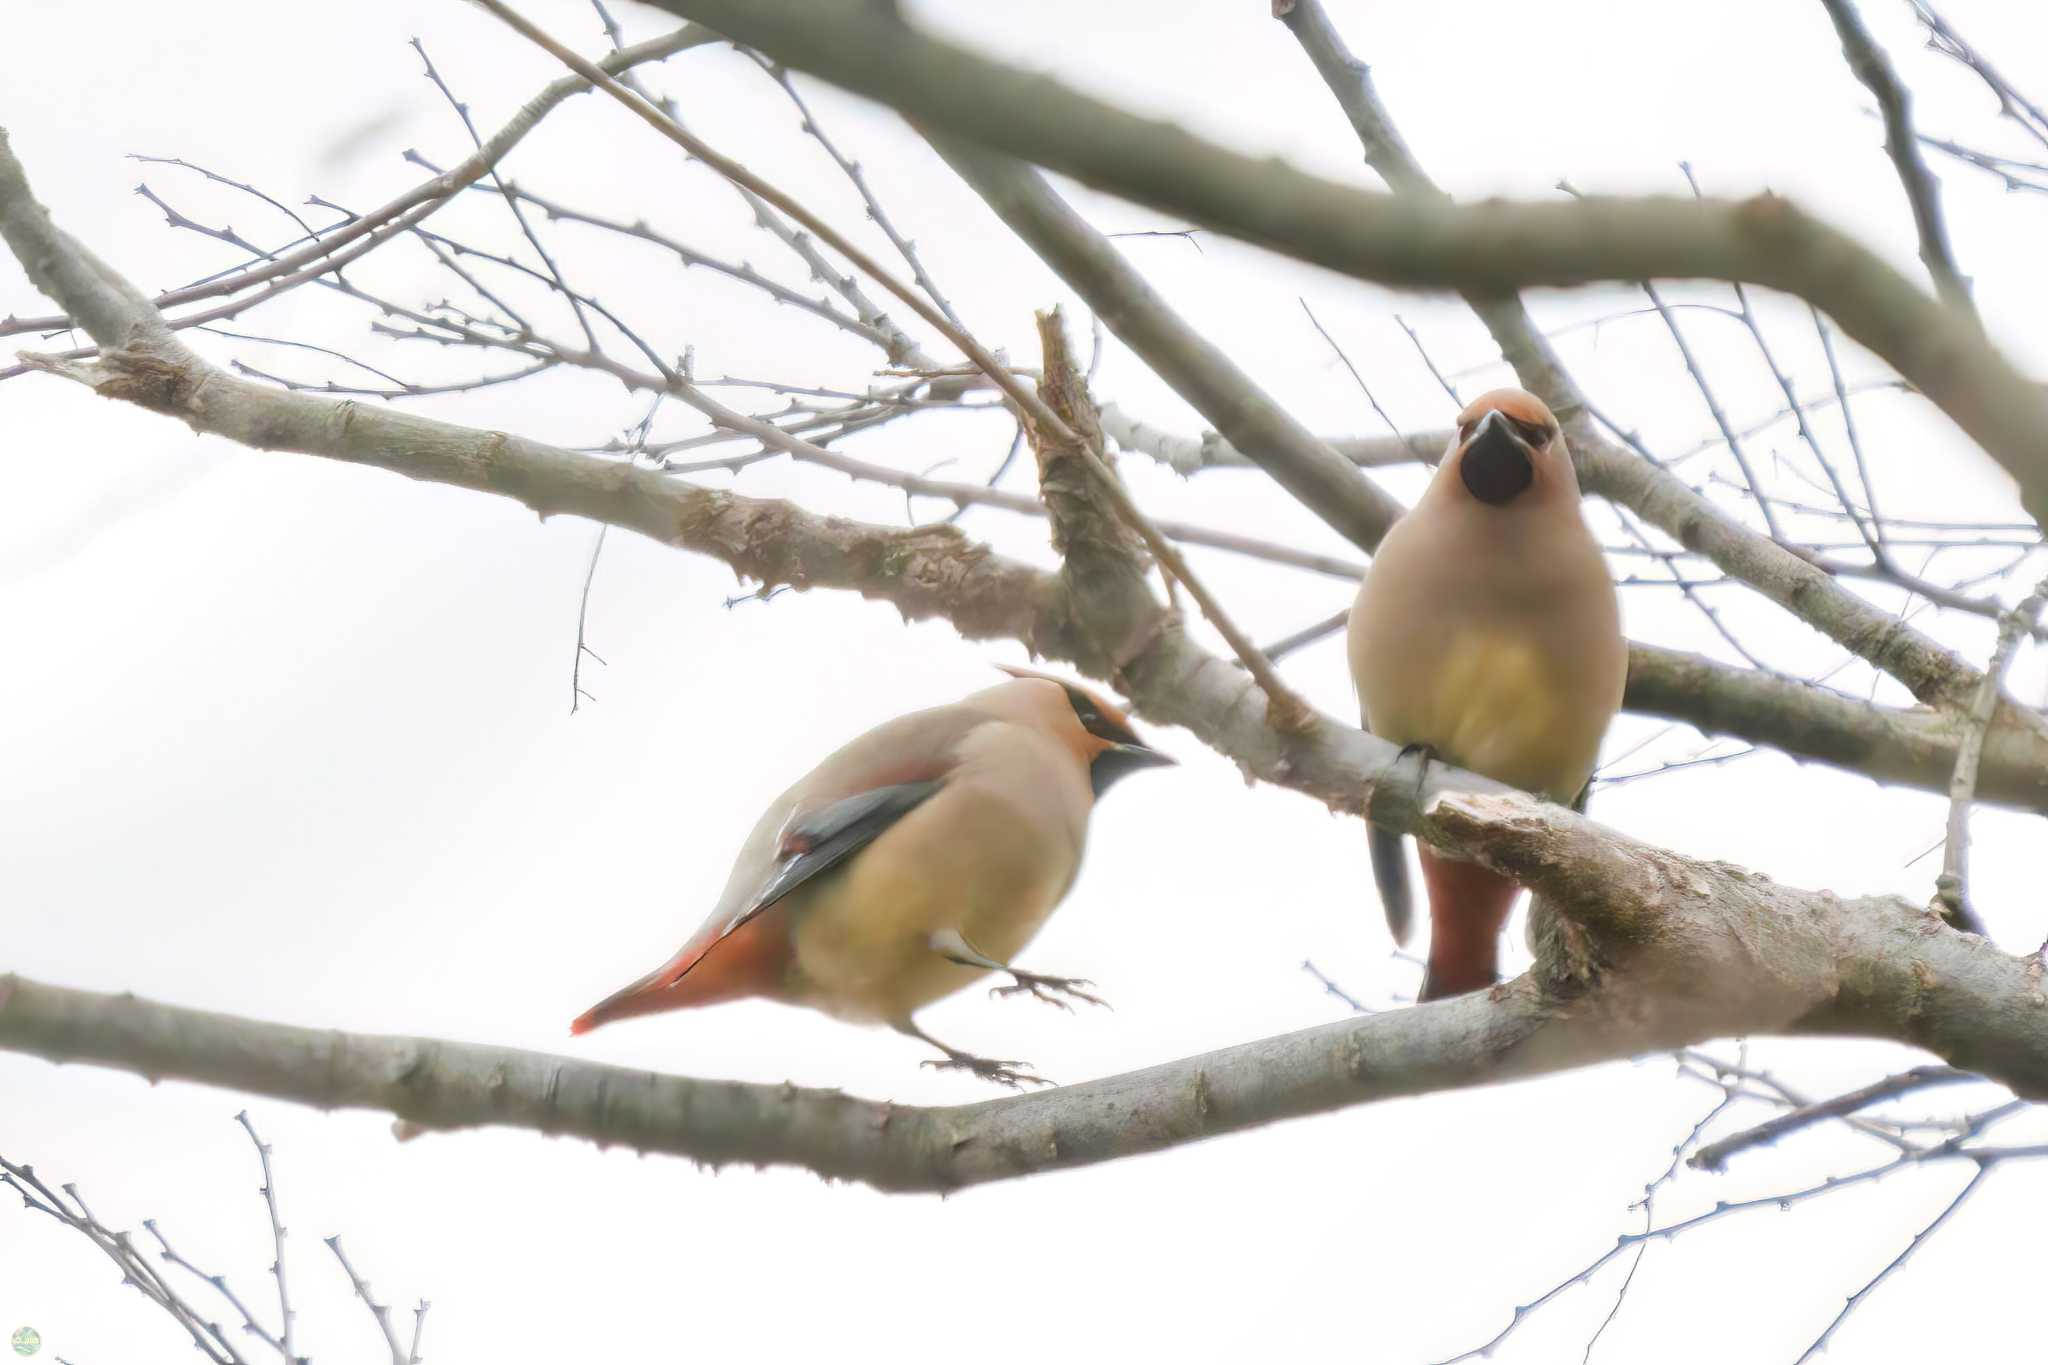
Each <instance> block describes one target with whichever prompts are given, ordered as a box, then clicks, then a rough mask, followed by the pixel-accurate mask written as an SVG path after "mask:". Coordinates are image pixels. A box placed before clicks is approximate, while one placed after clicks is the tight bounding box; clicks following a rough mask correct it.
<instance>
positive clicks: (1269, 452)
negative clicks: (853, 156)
mask: <svg viewBox="0 0 2048 1365" xmlns="http://www.w3.org/2000/svg"><path fill="white" fill-rule="evenodd" d="M932 147H933V148H934V149H935V150H936V151H937V152H938V154H939V155H940V156H942V157H944V158H945V160H946V163H947V164H948V165H950V166H951V167H952V168H953V169H954V170H955V171H957V172H958V173H959V174H960V177H961V179H963V180H965V181H966V182H967V183H968V184H969V185H970V186H972V187H973V188H974V191H975V192H976V193H977V194H979V195H980V196H981V197H982V198H983V199H984V200H986V201H987V202H988V206H989V207H990V208H991V209H993V210H995V213H996V216H997V217H999V218H1001V219H1002V220H1003V222H1004V223H1006V224H1007V225H1008V226H1009V227H1010V229H1011V230H1012V231H1014V232H1015V233H1016V234H1017V235H1018V236H1019V237H1021V238H1023V239H1024V242H1025V245H1027V246H1029V247H1030V248H1031V249H1032V250H1033V251H1034V252H1036V253H1037V254H1038V256H1039V258H1040V259H1041V260H1043V261H1044V262H1045V263H1046V265H1048V266H1049V267H1051V268H1052V270H1053V272H1054V273H1055V274H1057V275H1058V276H1060V278H1061V279H1063V280H1065V281H1066V282H1067V283H1068V284H1069V285H1070V286H1072V287H1073V289H1074V291H1075V292H1076V293H1078V294H1080V295H1081V297H1082V298H1084V299H1086V300H1087V301H1088V306H1089V307H1090V308H1092V309H1094V310H1095V315H1096V316H1097V317H1099V318H1101V319H1102V323H1103V325H1104V326H1105V327H1107V328H1109V330H1110V331H1111V332H1112V333H1114V334H1115V335H1116V336H1117V338H1118V339H1119V340H1121V341H1122V342H1123V343H1124V344H1125V345H1127V346H1129V347H1130V348H1131V349H1132V350H1133V351H1135V352H1137V354H1138V356H1139V358H1140V359H1142V360H1143V361H1144V362H1145V363H1146V364H1147V365H1149V366H1151V368H1152V369H1153V371H1154V372H1155V373H1157V374H1158V375H1159V377H1160V378H1162V379H1164V380H1165V381H1166V382H1167V383H1169V384H1171V385H1172V386H1173V387H1174V389H1175V390H1176V391H1177V392H1179V394H1180V395H1181V396H1182V397H1183V398H1185V399H1187V400H1188V402H1189V403H1191V404H1192V405H1193V406H1194V408H1195V410H1196V411H1197V412H1199V413H1201V414H1202V415H1203V416H1204V417H1206V418H1208V419H1209V421H1210V422H1211V423H1213V424H1214V425H1215V427H1216V430H1217V431H1219V432H1221V433H1222V434H1223V436H1224V438H1225V439H1226V440H1228V441H1229V442H1230V443H1231V444H1232V445H1233V446H1234V447H1236V448H1237V449H1238V450H1241V451H1243V452H1244V453H1245V454H1246V455H1247V456H1248V457H1250V458H1251V459H1252V460H1253V461H1254V462H1255V463H1257V464H1258V465H1259V466H1260V467H1261V468H1263V469H1264V470H1265V471H1266V472H1267V473H1268V474H1271V475H1272V476H1273V478H1274V479H1275V480H1276V481H1277V482H1278V483H1279V484H1280V486H1281V487H1283V488H1285V489H1286V490H1287V491H1288V492H1290V493H1292V494H1294V496H1295V497H1296V498H1298V499H1300V500H1301V502H1302V504H1303V505H1304V506H1306V507H1308V508H1309V510H1310V511H1313V512H1314V513H1315V514H1316V515H1317V516H1319V517H1321V518H1322V519H1323V520H1324V521H1326V522H1328V523H1329V524H1330V526H1331V527H1332V528H1333V529H1335V530H1336V531H1337V532H1338V534H1340V535H1342V536H1344V537H1345V538H1346V539H1348V540H1350V541H1351V542H1352V543H1353V544H1354V545H1357V546H1358V547H1359V548H1361V549H1365V550H1370V549H1372V548H1373V547H1374V546H1376V545H1378V544H1379V543H1380V537H1382V536H1384V535H1385V534H1386V533H1387V528H1388V527H1390V526H1392V525H1393V524H1394V521H1395V519H1396V518H1397V517H1399V516H1400V515H1401V513H1402V511H1403V510H1404V509H1403V508H1402V506H1401V504H1400V503H1399V502H1397V501H1396V500H1395V499H1394V498H1393V497H1391V496H1390V495H1388V494H1387V493H1386V492H1385V491H1384V490H1382V489H1381V488H1380V487H1379V486H1378V485H1377V484H1375V483H1373V482H1372V481H1371V480H1370V479H1367V478H1366V477H1365V476H1364V475H1363V474H1361V473H1360V472H1359V470H1358V467H1357V466H1356V465H1354V464H1352V463H1351V462H1350V461H1348V460H1346V459H1344V458H1343V457H1342V456H1340V455H1338V454H1337V453H1336V452H1335V451H1333V450H1331V449H1330V448H1329V447H1328V446H1326V445H1324V444H1323V442H1322V440H1321V439H1320V438H1319V437H1317V436H1316V435H1315V434H1314V433H1313V432H1311V431H1309V429H1308V428H1306V427H1304V426H1302V425H1301V423H1299V422H1298V421H1296V420H1295V419H1294V417H1293V416H1292V415H1291V414H1289V413H1288V412H1287V410H1286V409H1285V408H1282V407H1281V406H1280V405H1279V404H1277V403H1275V402H1274V401H1273V400H1272V398H1271V397H1269V396H1268V395H1267V394H1266V393H1265V392H1264V391H1263V390H1262V389H1260V388H1259V386H1258V385H1257V384H1256V383H1255V382H1253V380H1252V377H1251V376H1250V375H1248V374H1246V373H1245V372H1244V371H1242V370H1240V369H1239V368H1238V367H1237V366H1236V365H1235V364H1233V363H1232V362H1231V360H1230V357H1228V356H1227V355H1225V354H1224V353H1223V351H1222V350H1221V349H1220V348H1219V347H1217V346H1215V345H1214V344H1213V343H1211V342H1210V341H1209V340H1208V339H1207V338H1205V337H1203V336H1202V335H1201V334H1200V333H1199V332H1197V331H1195V329H1194V328H1192V327H1190V326H1189V325H1188V324H1187V323H1186V322H1185V321H1183V320H1182V319H1181V317H1180V315H1179V314H1177V313H1175V312H1174V311H1173V309H1172V308H1171V307H1170V306H1169V305H1168V304H1167V302H1166V301H1165V300H1164V299H1162V298H1160V297H1159V295H1158V294H1156V293H1154V292H1153V290H1152V288H1151V286H1150V285H1148V284H1146V283H1145V280H1144V278H1143V277H1142V276H1140V275H1139V274H1138V272H1137V271H1135V270H1133V269H1132V268H1131V266H1130V264H1129V263H1128V262H1127V261H1125V260H1124V258H1123V256H1122V255H1121V254H1120V253H1119V252H1118V251H1117V249H1116V247H1115V246H1114V245H1112V244H1111V243H1110V242H1109V241H1108V240H1107V239H1105V238H1104V237H1103V236H1102V235H1101V234H1100V233H1098V232H1096V231H1095V229H1094V228H1092V227H1090V226H1088V224H1087V223H1086V222H1085V221H1084V220H1083V219H1082V218H1081V216H1080V215H1079V214H1077V213H1075V212H1074V211H1073V210H1072V209H1071V208H1069V207H1068V206H1067V204H1066V202H1065V201H1064V200H1062V199H1061V198H1060V197H1059V196H1058V195H1057V194H1055V193H1054V192H1053V189H1052V187H1051V186H1050V185H1048V184H1046V183H1045V179H1044V177H1042V176H1041V175H1039V173H1038V172H1037V171H1035V170H1033V169H1032V168H1031V167H1029V166H1027V165H1024V164H1023V163H1022V162H1018V161H1013V160H1011V159H1010V158H1009V157H1005V156H1000V155H998V154H996V153H994V152H989V151H985V150H983V149H981V148H979V147H976V146H974V145H973V144H972V143H965V142H960V141H957V140H954V139H951V138H943V137H935V138H933V139H932Z"/></svg>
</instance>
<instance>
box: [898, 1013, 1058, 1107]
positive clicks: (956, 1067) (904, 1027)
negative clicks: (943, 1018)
mask: <svg viewBox="0 0 2048 1365" xmlns="http://www.w3.org/2000/svg"><path fill="white" fill-rule="evenodd" d="M894 1027H895V1029H896V1031H897V1032H898V1033H901V1034H903V1035H904V1036H905V1037H909V1038H915V1039H917V1040H918V1041H919V1042H921V1043H925V1044H928V1045H929V1046H931V1047H935V1048H937V1049H938V1050H939V1051H941V1052H943V1053H945V1054H946V1060H944V1061H943V1062H934V1061H927V1062H925V1063H924V1065H926V1066H928V1067H930V1068H932V1069H933V1070H934V1071H971V1072H973V1073H974V1074H975V1075H977V1076H979V1077H981V1079H983V1080H985V1081H994V1082H995V1083H996V1084H997V1085H1007V1086H1009V1087H1010V1089H1012V1090H1021V1089H1023V1088H1024V1087H1025V1086H1026V1085H1051V1084H1052V1082H1051V1081H1049V1080H1047V1079H1046V1078H1045V1077H1043V1076H1034V1075H1033V1074H1031V1073H1030V1072H1029V1071H1023V1070H1019V1068H1020V1067H1027V1066H1029V1065H1031V1064H1030V1063H1029V1062H1008V1061H999V1060H997V1059H996V1058H994V1057H977V1056H975V1055H974V1054H973V1053H971V1052H962V1051H961V1050H960V1049H958V1048H955V1047H947V1046H946V1045H945V1044H944V1043H942V1042H940V1041H939V1040H938V1039H936V1038H934V1037H932V1036H931V1035H930V1034H929V1033H926V1032H925V1031H924V1030H923V1029H921V1028H919V1027H918V1026H917V1025H916V1024H913V1023H912V1022H910V1020H908V1019H904V1020H901V1021H900V1022H898V1023H897V1024H896V1025H895V1026H894Z"/></svg>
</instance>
